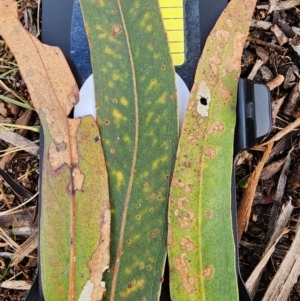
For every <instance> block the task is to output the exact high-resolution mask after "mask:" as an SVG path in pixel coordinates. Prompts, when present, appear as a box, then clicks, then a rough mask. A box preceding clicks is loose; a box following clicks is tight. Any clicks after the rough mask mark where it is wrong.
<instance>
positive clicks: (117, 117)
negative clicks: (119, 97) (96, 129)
mask: <svg viewBox="0 0 300 301" xmlns="http://www.w3.org/2000/svg"><path fill="white" fill-rule="evenodd" d="M112 116H113V117H114V118H115V120H116V122H117V123H119V122H120V121H122V120H124V121H126V120H127V118H126V117H124V116H123V115H122V114H121V112H120V111H118V110H117V109H114V110H113V111H112Z"/></svg>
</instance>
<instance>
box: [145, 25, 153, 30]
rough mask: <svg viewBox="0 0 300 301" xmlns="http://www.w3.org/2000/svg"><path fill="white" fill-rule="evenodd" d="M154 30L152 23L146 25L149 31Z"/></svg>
mask: <svg viewBox="0 0 300 301" xmlns="http://www.w3.org/2000/svg"><path fill="white" fill-rule="evenodd" d="M152 30H153V25H152V24H151V25H147V26H146V31H147V32H151V31H152Z"/></svg>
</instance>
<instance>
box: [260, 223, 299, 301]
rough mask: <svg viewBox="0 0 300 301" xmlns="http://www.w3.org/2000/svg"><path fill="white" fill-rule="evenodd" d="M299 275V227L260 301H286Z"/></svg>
mask: <svg viewBox="0 0 300 301" xmlns="http://www.w3.org/2000/svg"><path fill="white" fill-rule="evenodd" d="M299 275H300V225H299V224H298V226H297V230H296V236H295V238H294V241H293V243H292V245H291V248H290V250H289V251H288V253H287V255H286V256H285V258H284V260H283V261H282V263H281V265H280V267H279V270H278V271H277V273H276V274H275V276H274V278H273V280H272V282H271V283H270V285H269V286H268V289H267V291H266V293H265V295H264V297H263V299H262V301H282V300H288V298H289V295H290V292H291V290H292V288H293V286H294V284H295V283H296V282H297V280H298V277H299Z"/></svg>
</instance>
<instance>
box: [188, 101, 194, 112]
mask: <svg viewBox="0 0 300 301" xmlns="http://www.w3.org/2000/svg"><path fill="white" fill-rule="evenodd" d="M194 106H195V102H194V101H193V100H192V101H190V102H189V106H188V110H189V111H190V110H192V109H193V107H194Z"/></svg>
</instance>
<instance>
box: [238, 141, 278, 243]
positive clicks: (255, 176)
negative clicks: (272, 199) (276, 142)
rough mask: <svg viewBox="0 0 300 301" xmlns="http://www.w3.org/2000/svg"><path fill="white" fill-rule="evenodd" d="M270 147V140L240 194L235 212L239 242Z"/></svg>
mask: <svg viewBox="0 0 300 301" xmlns="http://www.w3.org/2000/svg"><path fill="white" fill-rule="evenodd" d="M272 147H273V142H271V143H269V144H268V145H267V148H266V151H265V152H264V155H263V157H262V159H261V161H260V162H259V163H258V165H257V166H256V168H255V170H254V172H253V173H252V174H251V176H250V178H249V179H248V186H247V188H246V189H245V191H244V193H243V196H242V199H241V202H240V205H239V208H238V213H237V219H238V242H240V240H241V237H242V235H243V232H244V231H246V230H247V227H248V222H249V217H250V213H251V207H252V204H253V200H254V195H255V190H256V187H257V183H258V180H259V177H260V174H261V172H262V169H263V167H264V165H265V163H266V162H267V160H268V158H269V155H270V152H271V150H272Z"/></svg>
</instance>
